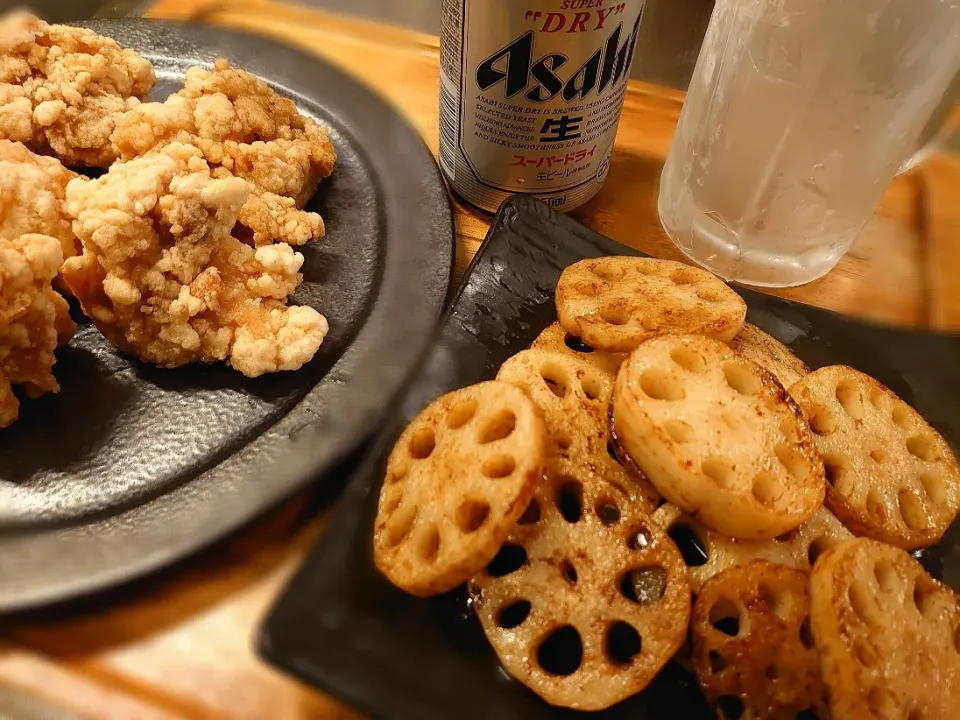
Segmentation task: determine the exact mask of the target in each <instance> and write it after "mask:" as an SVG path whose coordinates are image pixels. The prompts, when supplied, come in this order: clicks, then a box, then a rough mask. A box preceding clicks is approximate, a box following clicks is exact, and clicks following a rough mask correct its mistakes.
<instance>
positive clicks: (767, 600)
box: [759, 583, 793, 620]
mask: <svg viewBox="0 0 960 720" xmlns="http://www.w3.org/2000/svg"><path fill="white" fill-rule="evenodd" d="M759 593H760V599H761V600H762V601H763V604H764V605H766V606H767V609H768V610H769V611H770V612H772V613H773V614H774V615H776V616H777V617H778V618H780V619H781V620H786V619H787V618H789V617H790V613H791V611H792V610H793V598H792V597H791V595H790V593H786V592H781V591H779V590H777V589H776V588H773V587H771V586H770V585H767V584H766V583H760V588H759Z"/></svg>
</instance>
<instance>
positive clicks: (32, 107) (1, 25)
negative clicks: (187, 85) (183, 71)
mask: <svg viewBox="0 0 960 720" xmlns="http://www.w3.org/2000/svg"><path fill="white" fill-rule="evenodd" d="M155 82H156V78H155V76H154V73H153V68H152V67H151V66H150V63H149V62H147V61H146V60H144V59H143V58H142V57H140V56H139V55H137V53H135V52H134V51H133V50H127V49H122V48H121V47H120V46H119V45H117V43H116V42H115V41H114V40H111V39H110V38H106V37H102V36H100V35H97V34H96V33H95V32H93V31H92V30H86V29H83V28H74V27H67V26H65V25H48V24H47V23H45V22H43V21H42V20H40V19H38V18H37V17H35V16H33V15H28V14H25V13H16V14H12V15H8V16H6V17H3V18H0V138H6V139H8V140H18V141H20V142H22V143H25V144H26V145H28V146H29V147H30V148H31V149H33V150H35V151H37V152H40V153H44V154H54V155H56V156H57V157H59V158H60V160H62V161H63V162H64V163H66V164H67V165H88V166H92V167H107V166H109V165H110V163H112V162H113V161H114V160H116V149H115V148H114V146H113V145H112V143H111V142H110V134H111V133H112V132H113V128H114V125H115V124H116V121H117V118H118V117H119V116H120V114H122V113H123V112H125V111H126V110H129V109H131V108H132V107H134V106H136V105H138V104H139V102H140V100H142V99H145V98H146V96H147V94H148V93H149V92H150V90H151V88H153V85H154V83H155Z"/></svg>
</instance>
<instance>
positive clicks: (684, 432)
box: [663, 420, 693, 445]
mask: <svg viewBox="0 0 960 720" xmlns="http://www.w3.org/2000/svg"><path fill="white" fill-rule="evenodd" d="M663 429H664V430H666V431H667V435H669V436H670V439H671V440H673V441H674V442H675V443H680V444H681V445H682V444H683V443H688V442H690V441H691V440H692V439H693V428H692V427H690V426H689V425H687V423H685V422H684V421H683V420H667V421H666V422H665V423H664V424H663Z"/></svg>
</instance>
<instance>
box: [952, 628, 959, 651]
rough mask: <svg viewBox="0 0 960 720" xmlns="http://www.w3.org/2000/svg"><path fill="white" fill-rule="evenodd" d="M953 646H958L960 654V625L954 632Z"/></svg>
mask: <svg viewBox="0 0 960 720" xmlns="http://www.w3.org/2000/svg"><path fill="white" fill-rule="evenodd" d="M953 646H954V647H955V648H956V650H957V653H958V654H960V627H958V628H957V630H956V632H954V633H953Z"/></svg>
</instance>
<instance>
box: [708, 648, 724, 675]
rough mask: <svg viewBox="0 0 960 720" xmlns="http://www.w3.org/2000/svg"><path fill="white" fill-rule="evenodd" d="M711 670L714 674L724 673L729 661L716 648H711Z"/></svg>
mask: <svg viewBox="0 0 960 720" xmlns="http://www.w3.org/2000/svg"><path fill="white" fill-rule="evenodd" d="M709 659H710V672H711V673H713V674H714V675H717V674H719V673H722V672H723V671H724V670H726V669H727V665H728V663H727V661H726V660H724V659H723V656H722V655H721V654H720V653H718V652H717V651H716V650H711V651H710V655H709Z"/></svg>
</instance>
